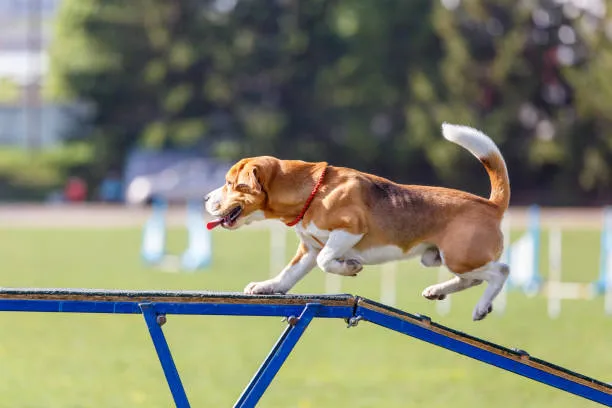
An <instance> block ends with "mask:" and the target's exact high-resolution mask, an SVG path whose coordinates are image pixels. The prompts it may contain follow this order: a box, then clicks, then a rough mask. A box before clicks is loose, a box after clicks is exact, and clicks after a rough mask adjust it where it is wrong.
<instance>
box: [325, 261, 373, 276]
mask: <svg viewBox="0 0 612 408" xmlns="http://www.w3.org/2000/svg"><path fill="white" fill-rule="evenodd" d="M319 267H320V268H321V269H322V270H323V271H325V272H327V273H333V274H335V275H342V276H357V274H358V273H359V272H361V270H362V269H363V265H362V264H361V262H359V261H357V260H355V259H346V260H344V259H333V260H332V261H331V262H329V263H326V264H324V265H319Z"/></svg>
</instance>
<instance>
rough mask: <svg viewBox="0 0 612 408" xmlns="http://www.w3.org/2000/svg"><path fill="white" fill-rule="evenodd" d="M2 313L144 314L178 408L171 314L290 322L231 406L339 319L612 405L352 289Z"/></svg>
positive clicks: (92, 300) (57, 293) (86, 294)
mask: <svg viewBox="0 0 612 408" xmlns="http://www.w3.org/2000/svg"><path fill="white" fill-rule="evenodd" d="M0 311H7V312H63V313H115V314H117V313H119V314H142V315H143V316H144V320H145V322H146V325H147V328H148V329H149V333H150V335H151V338H152V340H153V344H154V346H155V350H156V352H157V355H158V357H159V360H160V363H161V365H162V369H163V371H164V374H165V376H166V380H167V381H168V386H169V388H170V392H171V393H172V396H173V398H174V402H175V404H176V406H177V407H180V408H186V407H189V406H190V405H189V401H188V398H187V395H186V393H185V390H184V388H183V385H182V382H181V379H180V376H179V373H178V371H177V369H176V366H175V364H174V361H173V359H172V354H171V352H170V348H169V347H168V343H167V342H166V339H165V336H164V333H163V331H162V328H161V326H162V325H163V324H164V323H165V322H166V319H167V317H166V316H167V315H169V314H184V315H228V316H281V317H286V318H287V319H286V320H287V327H286V329H285V331H284V332H283V334H282V335H281V336H280V338H279V340H278V341H277V343H276V344H275V345H274V347H273V348H272V350H271V352H270V353H269V355H268V357H267V358H266V359H265V361H264V362H263V363H262V365H261V366H260V368H259V370H258V371H257V373H256V374H255V375H254V376H253V378H252V380H251V382H250V383H249V384H248V385H247V387H246V388H245V389H244V391H243V392H242V394H241V395H240V397H239V398H238V400H237V402H236V404H235V405H234V407H254V406H255V405H256V404H257V402H258V401H259V400H260V398H261V397H262V395H263V394H264V393H265V391H266V390H267V388H268V386H269V385H270V383H271V382H272V380H273V379H274V376H275V375H276V374H277V372H278V371H279V370H280V368H281V367H282V365H283V363H284V362H285V360H286V359H287V357H288V356H289V354H290V353H291V351H292V350H293V348H294V346H295V345H296V343H297V342H298V341H299V339H300V337H301V336H302V334H303V333H304V332H305V330H306V328H307V327H308V325H309V324H310V322H311V321H312V320H313V319H314V318H316V317H318V318H341V319H344V320H345V321H346V322H347V323H348V325H349V326H355V325H357V323H358V322H360V321H367V322H371V323H373V324H376V325H379V326H382V327H385V328H388V329H391V330H394V331H397V332H400V333H403V334H406V335H408V336H411V337H413V338H416V339H419V340H423V341H425V342H428V343H431V344H435V345H437V346H440V347H443V348H446V349H448V350H451V351H454V352H456V353H459V354H463V355H465V356H468V357H471V358H473V359H476V360H478V361H481V362H484V363H487V364H490V365H493V366H496V367H499V368H502V369H504V370H507V371H510V372H513V373H515V374H519V375H521V376H524V377H527V378H531V379H532V380H535V381H539V382H541V383H543V384H547V385H549V386H551V387H555V388H558V389H560V390H563V391H565V392H568V393H571V394H575V395H578V396H580V397H583V398H586V399H589V400H592V401H595V402H598V403H600V404H602V405H604V406H612V385H610V384H606V383H604V382H602V381H598V380H595V379H593V378H590V377H587V376H584V375H581V374H579V373H576V372H573V371H570V370H568V369H565V368H563V367H560V366H557V365H554V364H551V363H549V362H546V361H543V360H540V359H537V358H534V357H531V356H530V355H529V354H528V353H526V352H524V351H521V350H512V349H509V348H506V347H503V346H500V345H498V344H494V343H491V342H488V341H485V340H482V339H479V338H477V337H473V336H470V335H467V334H465V333H461V332H459V331H456V330H453V329H451V328H448V327H445V326H442V325H439V324H436V323H434V322H432V321H431V319H429V318H428V317H426V316H420V315H413V314H409V313H406V312H404V311H401V310H399V309H395V308H391V307H388V306H385V305H382V304H380V303H377V302H374V301H371V300H368V299H365V298H361V297H357V296H352V295H271V296H250V295H243V294H239V293H219V292H196V291H180V292H164V291H161V292H160V291H127V290H92V289H43V288H25V289H9V288H5V289H0Z"/></svg>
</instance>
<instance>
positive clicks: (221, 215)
mask: <svg viewBox="0 0 612 408" xmlns="http://www.w3.org/2000/svg"><path fill="white" fill-rule="evenodd" d="M277 168H278V159H276V158H274V157H270V156H261V157H254V158H248V159H242V160H240V161H239V162H238V163H236V164H234V165H233V166H232V168H230V170H229V171H228V172H227V174H226V175H225V184H224V185H223V186H221V187H219V188H217V189H216V190H214V191H212V192H211V193H210V194H208V195H207V196H206V197H205V198H204V202H205V203H206V211H208V213H210V214H211V215H212V216H213V217H215V219H214V220H213V221H211V222H210V223H208V228H209V229H212V228H215V227H216V226H218V225H221V226H222V227H224V228H227V229H236V228H239V227H241V226H242V225H245V224H249V223H250V222H252V221H257V220H262V219H264V218H265V214H264V208H265V205H266V200H267V185H268V182H269V181H270V180H271V178H272V176H273V173H274V171H275V169H277Z"/></svg>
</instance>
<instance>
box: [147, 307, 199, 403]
mask: <svg viewBox="0 0 612 408" xmlns="http://www.w3.org/2000/svg"><path fill="white" fill-rule="evenodd" d="M139 306H140V310H142V315H143V316H144V319H145V322H146V323H147V328H148V329H149V334H150V335H151V340H153V346H154V347H155V351H156V352H157V357H158V358H159V362H160V363H161V366H162V369H163V370H164V375H165V376H166V381H167V382H168V386H169V387H170V392H171V393H172V398H173V399H174V403H175V405H176V406H177V408H189V400H188V399H187V394H186V393H185V388H183V383H182V382H181V377H180V376H179V373H178V370H177V369H176V365H175V364H174V360H173V359H172V353H171V352H170V347H168V342H167V341H166V336H164V331H163V330H162V328H161V326H162V324H164V323H165V321H166V316H165V315H164V314H160V313H158V312H157V311H156V310H155V305H153V304H151V303H141V304H140V305H139Z"/></svg>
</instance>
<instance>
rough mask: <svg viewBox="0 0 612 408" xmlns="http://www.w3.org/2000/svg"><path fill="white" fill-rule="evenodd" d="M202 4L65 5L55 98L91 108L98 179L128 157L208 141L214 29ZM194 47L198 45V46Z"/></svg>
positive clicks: (102, 0) (95, 0)
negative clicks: (136, 150)
mask: <svg viewBox="0 0 612 408" xmlns="http://www.w3.org/2000/svg"><path fill="white" fill-rule="evenodd" d="M201 5H202V2H201V1H196V0H185V1H176V2H175V1H173V2H168V1H164V0H134V1H129V2H124V1H121V0H85V1H83V0H66V1H64V2H63V3H62V6H61V9H60V12H59V16H58V19H57V24H56V41H55V42H54V44H53V47H52V50H51V68H52V69H51V74H52V76H51V78H50V82H51V85H50V88H51V90H52V92H53V93H54V95H55V96H56V97H57V98H74V99H77V100H79V101H81V102H82V103H85V104H89V105H92V107H93V115H92V117H91V118H90V123H89V125H91V127H90V128H89V129H91V133H90V135H89V136H90V138H91V140H92V141H93V143H94V144H95V146H96V152H97V156H96V162H95V164H94V170H95V171H94V175H95V176H96V177H102V176H103V175H104V173H105V172H106V171H107V170H108V169H109V168H113V167H115V168H121V166H122V164H123V159H124V157H125V154H126V153H127V151H128V150H129V149H130V148H132V147H133V146H135V145H137V144H140V145H144V146H147V147H153V148H165V147H171V146H194V145H195V144H196V143H197V142H198V141H199V139H200V138H202V137H204V136H205V135H206V129H207V121H206V120H205V114H206V112H207V111H208V110H209V109H210V108H211V103H210V102H209V98H207V97H206V95H205V92H204V84H205V81H204V79H205V78H206V75H207V73H208V71H210V67H211V61H212V53H213V51H214V47H215V45H216V44H217V41H215V34H216V32H215V31H216V28H217V27H216V25H215V24H204V23H203V19H205V16H204V11H205V10H203V9H202V6H201ZM194 40H195V41H194Z"/></svg>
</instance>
